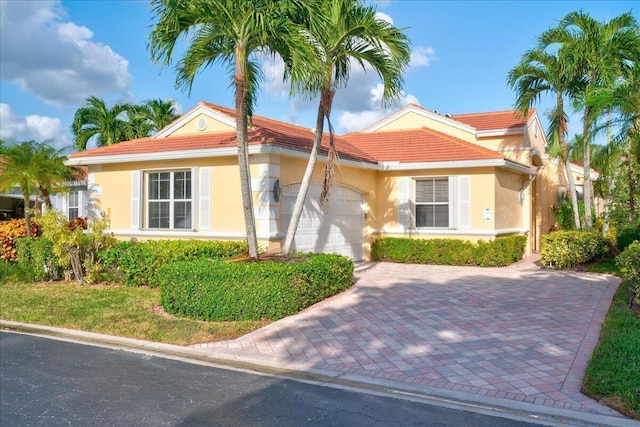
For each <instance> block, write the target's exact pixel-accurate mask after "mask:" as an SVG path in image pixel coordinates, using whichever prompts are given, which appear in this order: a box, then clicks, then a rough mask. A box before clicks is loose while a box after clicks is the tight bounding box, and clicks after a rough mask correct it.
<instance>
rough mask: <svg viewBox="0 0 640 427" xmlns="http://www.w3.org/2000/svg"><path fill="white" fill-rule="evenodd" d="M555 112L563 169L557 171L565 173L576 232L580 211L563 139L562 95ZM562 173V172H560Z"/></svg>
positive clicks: (578, 225)
mask: <svg viewBox="0 0 640 427" xmlns="http://www.w3.org/2000/svg"><path fill="white" fill-rule="evenodd" d="M556 104H557V105H556V112H557V114H559V116H558V144H559V145H560V157H561V158H560V163H562V164H563V166H564V167H560V165H558V168H559V169H564V171H563V172H564V173H566V174H567V175H566V178H567V182H568V183H569V196H570V197H571V206H572V207H573V222H574V223H575V227H576V230H580V229H581V224H580V210H579V207H578V195H577V194H576V183H575V180H574V179H573V171H572V170H571V163H570V162H569V144H567V140H566V139H565V134H566V132H567V123H566V121H565V117H564V100H563V99H562V94H561V93H558V94H556ZM560 173H562V172H560Z"/></svg>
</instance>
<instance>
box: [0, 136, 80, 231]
mask: <svg viewBox="0 0 640 427" xmlns="http://www.w3.org/2000/svg"><path fill="white" fill-rule="evenodd" d="M48 143H49V141H46V142H44V143H39V142H36V141H23V142H20V143H11V144H5V143H3V144H0V158H1V159H2V161H0V191H2V192H8V191H10V190H11V189H12V188H13V187H15V186H18V187H20V192H21V193H22V197H23V198H24V203H25V210H24V218H25V222H26V224H27V235H29V236H30V235H31V225H30V220H31V212H30V210H29V209H28V204H29V199H30V198H31V196H34V195H36V194H37V193H40V195H41V196H42V197H43V198H44V199H45V203H46V204H47V207H48V208H51V198H50V194H52V193H56V192H59V191H62V190H63V189H64V188H65V184H66V183H67V181H69V180H71V179H73V175H74V171H73V170H72V169H70V168H68V167H67V166H65V164H64V157H63V156H62V155H61V154H60V152H59V151H57V150H55V149H54V148H52V147H51V146H50V145H48Z"/></svg>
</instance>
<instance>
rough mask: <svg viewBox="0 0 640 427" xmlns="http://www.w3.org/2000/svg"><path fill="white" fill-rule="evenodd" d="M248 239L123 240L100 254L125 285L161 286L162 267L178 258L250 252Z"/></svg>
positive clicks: (183, 259) (102, 259)
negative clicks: (159, 283)
mask: <svg viewBox="0 0 640 427" xmlns="http://www.w3.org/2000/svg"><path fill="white" fill-rule="evenodd" d="M246 250H247V244H246V242H244V241H218V240H193V239H192V240H149V241H145V242H120V243H118V244H117V245H116V246H114V247H112V248H109V249H107V250H104V251H102V252H100V253H99V254H98V258H99V259H100V260H101V261H102V263H103V265H104V266H105V267H107V268H114V269H116V270H117V271H118V272H119V273H120V274H121V275H122V280H123V282H124V283H125V284H127V285H130V286H142V285H148V286H154V287H155V286H157V285H158V281H157V277H158V270H160V267H162V266H163V265H166V264H169V263H171V262H174V261H187V260H193V259H199V258H206V259H226V258H231V257H233V256H236V255H239V254H241V253H243V252H246Z"/></svg>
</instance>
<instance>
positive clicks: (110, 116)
mask: <svg viewBox="0 0 640 427" xmlns="http://www.w3.org/2000/svg"><path fill="white" fill-rule="evenodd" d="M86 101H87V105H86V106H85V107H81V108H79V109H78V110H77V111H76V114H75V116H74V117H73V123H72V125H71V133H72V134H73V137H74V142H75V146H76V149H77V150H79V151H81V150H86V148H87V143H88V142H89V140H90V139H92V138H94V139H95V141H96V144H97V145H98V147H102V146H105V145H112V144H116V143H118V142H121V141H124V140H126V139H128V134H127V132H126V129H127V126H128V125H127V120H128V119H127V112H128V111H129V110H130V109H131V106H130V105H129V104H116V105H114V106H113V107H111V108H108V107H107V106H106V104H105V102H104V101H103V100H102V99H100V98H97V97H95V96H90V97H88V98H87V100H86Z"/></svg>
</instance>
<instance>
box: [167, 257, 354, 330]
mask: <svg viewBox="0 0 640 427" xmlns="http://www.w3.org/2000/svg"><path fill="white" fill-rule="evenodd" d="M158 282H159V285H160V301H161V304H162V305H163V307H164V308H165V310H166V311H167V312H169V313H173V314H179V315H182V316H186V317H190V318H193V319H200V320H207V321H225V320H260V319H263V318H267V319H272V320H277V319H280V318H282V317H285V316H289V315H291V314H295V313H297V312H299V311H300V310H302V309H304V308H306V307H309V306H310V305H313V304H315V303H316V302H318V301H321V300H323V299H325V298H328V297H330V296H332V295H335V294H337V293H339V292H341V291H343V290H345V289H346V288H348V287H349V286H351V284H352V283H353V263H352V262H351V260H350V259H348V258H346V257H343V256H340V255H328V254H309V255H308V256H306V257H305V258H304V259H302V260H298V261H290V262H279V261H260V262H224V261H210V260H204V259H200V260H195V261H180V262H174V263H171V264H167V265H165V266H163V267H162V268H161V269H160V272H159V274H158Z"/></svg>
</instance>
